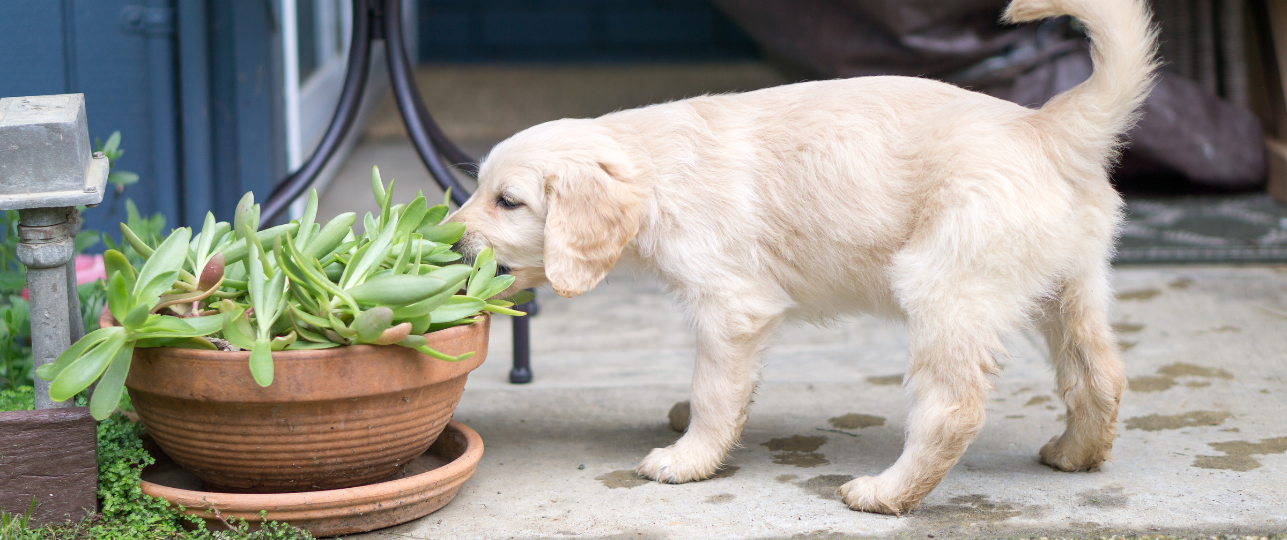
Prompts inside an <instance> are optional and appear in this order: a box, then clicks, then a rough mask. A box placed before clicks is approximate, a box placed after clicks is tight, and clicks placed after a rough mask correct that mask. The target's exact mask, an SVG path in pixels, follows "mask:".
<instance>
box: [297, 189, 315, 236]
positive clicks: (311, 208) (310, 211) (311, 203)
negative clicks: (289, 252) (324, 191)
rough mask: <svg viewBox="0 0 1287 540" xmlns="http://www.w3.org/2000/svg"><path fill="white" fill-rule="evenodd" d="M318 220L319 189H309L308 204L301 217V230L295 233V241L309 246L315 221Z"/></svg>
mask: <svg viewBox="0 0 1287 540" xmlns="http://www.w3.org/2000/svg"><path fill="white" fill-rule="evenodd" d="M316 220H317V190H316V189H310V190H308V204H307V205H305V206H304V215H303V216H300V218H299V232H297V233H295V243H296V244H299V245H300V246H305V247H307V246H308V241H309V239H310V236H311V235H312V234H313V222H314V221H316Z"/></svg>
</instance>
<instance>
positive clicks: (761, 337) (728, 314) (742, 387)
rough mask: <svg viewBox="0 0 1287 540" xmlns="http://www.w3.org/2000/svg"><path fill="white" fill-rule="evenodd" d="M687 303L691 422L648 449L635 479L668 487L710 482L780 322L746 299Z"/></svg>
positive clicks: (738, 429)
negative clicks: (691, 338) (691, 344)
mask: <svg viewBox="0 0 1287 540" xmlns="http://www.w3.org/2000/svg"><path fill="white" fill-rule="evenodd" d="M688 304H689V307H690V310H691V311H692V315H693V320H694V321H695V326H696V330H697V363H696V365H695V366H694V370H693V387H692V395H691V397H690V403H691V405H690V407H691V411H692V420H691V421H690V422H689V424H688V430H687V431H686V432H685V433H684V436H683V437H680V439H679V440H678V441H676V442H675V444H672V445H670V446H668V447H666V448H655V449H653V451H652V452H651V453H649V454H648V456H647V457H645V458H644V460H643V461H642V462H641V463H640V464H639V467H638V469H637V472H638V473H639V474H640V475H641V476H645V477H648V478H652V479H653V480H656V481H658V482H665V483H671V484H678V483H682V482H691V481H694V480H703V479H706V478H710V477H711V475H714V474H715V472H716V471H718V470H719V468H720V464H721V462H722V461H723V460H724V458H725V456H727V455H728V451H729V450H730V449H731V448H732V447H733V446H734V445H736V444H737V441H738V439H739V438H740V437H741V434H742V426H743V425H745V424H746V417H747V409H748V408H749V407H750V405H751V395H752V393H753V392H754V391H755V385H756V383H758V382H759V378H760V359H761V356H762V355H763V352H764V349H765V348H767V347H768V344H769V341H770V340H771V338H772V335H773V333H774V331H775V330H776V329H777V327H778V325H779V324H780V323H781V321H782V315H781V311H780V310H779V309H776V308H771V307H769V306H772V305H773V304H775V302H772V301H769V302H754V301H752V300H751V299H750V298H748V297H746V296H739V297H736V298H727V299H715V298H702V299H695V300H693V301H690V302H688ZM766 307H769V308H768V309H765V308H766Z"/></svg>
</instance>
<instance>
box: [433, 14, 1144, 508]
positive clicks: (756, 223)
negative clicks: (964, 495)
mask: <svg viewBox="0 0 1287 540" xmlns="http://www.w3.org/2000/svg"><path fill="white" fill-rule="evenodd" d="M1064 14H1070V15H1073V16H1076V17H1077V18H1079V19H1081V20H1082V21H1083V22H1084V23H1085V25H1086V27H1087V28H1088V29H1089V31H1090V34H1091V37H1092V41H1093V45H1094V46H1093V49H1094V50H1093V55H1094V61H1095V72H1094V74H1093V75H1092V76H1091V77H1090V79H1088V80H1087V81H1085V82H1084V83H1082V84H1081V85H1079V86H1077V87H1076V88H1073V89H1072V90H1069V91H1068V92H1066V93H1064V94H1061V95H1059V96H1057V97H1055V98H1054V99H1052V100H1051V101H1050V102H1049V103H1047V104H1046V105H1045V106H1044V107H1042V108H1041V109H1040V110H1031V109H1026V108H1023V107H1020V106H1017V105H1014V104H1011V103H1008V102H1005V101H1001V100H998V99H994V98H991V97H988V96H984V95H981V94H977V93H973V92H969V91H966V90H962V89H960V88H957V87H954V86H951V85H948V84H944V83H940V82H935V81H930V80H925V79H916V78H903V77H869V78H858V79H849V80H836V81H821V82H808V83H801V84H794V85H788V86H782V87H777V88H769V89H765V90H760V91H755V92H749V93H744V94H736V95H719V96H704V97H698V98H693V99H687V100H683V101H677V102H673V103H667V104H662V105H655V106H651V107H645V108H641V109H634V110H627V111H621V112H617V113H613V114H609V115H607V116H603V117H601V118H597V119H584V120H559V121H554V122H549V123H546V124H542V125H539V126H535V127H533V128H530V129H528V130H525V131H523V132H522V133H519V134H517V135H515V136H514V137H512V138H510V139H509V140H506V141H504V142H502V143H500V144H499V145H497V146H496V148H495V149H494V150H493V151H492V152H491V154H490V155H489V156H488V158H487V160H486V161H485V162H484V163H483V165H482V169H481V172H480V182H479V189H478V191H477V193H475V195H474V196H473V198H472V199H471V200H470V201H469V202H468V203H467V204H465V205H464V207H463V208H461V209H460V211H459V212H457V213H456V214H455V215H454V216H453V218H452V219H453V220H456V221H460V222H463V223H465V224H466V225H467V226H468V231H469V232H468V234H467V235H466V237H465V238H464V239H462V241H461V244H460V248H461V249H462V250H463V251H464V252H466V253H467V254H471V253H477V252H478V250H480V249H482V248H484V247H487V246H490V247H492V248H494V250H495V254H496V258H497V260H498V261H499V262H500V263H501V264H503V265H505V266H508V267H509V268H511V269H512V273H513V274H514V275H515V276H517V281H516V283H515V288H527V287H533V286H538V285H541V284H544V283H547V282H548V283H550V284H551V285H552V286H553V288H554V290H555V291H556V292H557V293H559V294H561V295H564V296H575V295H578V294H581V293H583V292H585V291H587V290H589V289H591V288H592V287H594V286H595V284H597V283H598V282H599V281H600V280H601V279H603V277H604V275H605V274H607V272H608V271H609V270H610V269H612V268H613V266H614V265H615V264H616V263H617V260H618V258H621V257H626V258H630V259H635V260H636V261H637V262H639V263H641V264H643V265H646V266H647V267H650V268H651V269H652V270H654V271H655V272H656V274H657V275H658V276H660V278H661V279H662V280H663V281H664V282H665V283H666V284H667V285H668V286H669V288H670V289H671V290H672V291H673V293H674V296H675V297H676V298H677V300H678V302H679V303H680V304H681V305H682V306H683V307H684V309H685V310H686V312H687V313H688V315H689V317H690V318H691V320H692V324H693V326H694V328H695V330H696V333H697V337H698V357H697V365H696V368H695V371H694V375H693V383H692V385H693V386H692V396H691V402H692V421H691V424H690V426H689V428H688V431H687V432H686V433H685V434H684V436H683V437H682V438H680V439H679V440H678V441H677V442H676V443H675V444H673V445H671V446H669V447H666V448H659V449H655V450H653V451H652V453H650V454H649V455H648V456H647V457H646V458H645V459H644V460H643V462H642V463H640V464H639V468H638V472H639V473H640V474H641V475H644V476H647V477H649V478H652V479H655V480H657V481H660V482H676V483H677V482H689V481H694V480H702V479H704V478H708V477H710V476H711V475H712V474H714V473H715V471H716V470H717V469H718V468H719V467H720V462H721V460H723V459H724V458H725V456H726V454H727V452H728V450H729V449H730V447H732V446H733V445H734V444H736V442H737V440H738V437H739V436H740V433H741V430H742V426H743V424H744V423H745V422H746V416H747V408H748V406H749V404H750V402H751V394H752V392H753V390H754V389H755V386H756V383H757V382H758V380H759V372H760V358H761V355H762V353H763V351H764V349H765V348H766V347H767V346H768V345H769V343H770V341H771V339H772V336H773V335H774V331H775V329H776V328H777V327H778V325H779V324H780V323H781V322H782V321H784V320H785V319H788V318H803V319H808V320H818V319H825V318H827V317H833V316H836V315H839V314H843V313H849V312H855V311H860V312H867V313H874V314H877V315H880V316H885V317H890V318H895V319H900V320H903V321H905V322H906V325H907V327H908V331H909V336H910V345H911V352H912V361H911V366H910V369H909V372H908V376H907V377H906V381H907V383H906V385H907V388H908V390H909V392H910V394H911V397H912V400H913V405H912V410H911V414H910V417H909V418H908V422H907V426H908V427H907V433H906V445H905V447H904V449H903V453H902V456H901V457H900V458H899V459H898V461H897V462H896V463H894V464H893V465H892V466H891V467H890V468H889V469H887V470H885V471H884V472H883V473H881V474H880V475H878V476H875V477H862V478H857V479H855V480H853V481H851V482H849V483H847V484H845V485H844V486H842V487H841V488H840V494H841V496H842V498H843V500H844V502H845V503H846V504H848V505H849V507H850V508H853V509H856V510H865V511H870V512H881V513H889V514H899V513H903V512H907V511H910V510H912V509H914V508H916V507H917V506H918V505H919V504H920V502H921V500H922V499H923V498H924V497H925V496H926V495H927V494H928V493H929V492H930V491H931V490H932V489H933V488H934V486H936V485H937V484H938V483H939V481H940V480H941V479H942V478H943V476H944V475H945V474H947V471H948V470H949V469H950V468H951V467H952V466H953V465H954V464H955V463H956V462H957V460H958V459H959V458H960V456H961V454H962V453H963V452H964V451H965V448H966V446H967V445H969V443H970V441H971V440H973V438H974V436H975V434H976V433H978V431H979V429H980V427H981V426H982V425H983V420H984V405H985V401H986V396H987V393H988V392H989V391H990V389H991V383H990V376H991V375H993V374H995V373H997V371H998V368H997V364H996V362H995V361H994V355H996V354H1000V353H1003V348H1002V345H1001V341H1000V338H999V336H1000V334H1001V333H1003V332H1005V331H1007V330H1010V329H1013V328H1015V327H1017V326H1020V325H1023V324H1025V323H1026V322H1027V321H1029V320H1035V321H1036V322H1037V324H1038V325H1039V326H1040V328H1041V329H1042V331H1043V333H1044V334H1045V336H1046V339H1047V341H1048V343H1049V346H1050V351H1051V355H1050V356H1051V362H1052V363H1053V364H1054V367H1055V373H1056V377H1057V380H1058V386H1059V395H1060V397H1062V398H1063V400H1064V402H1065V404H1066V405H1067V407H1068V412H1067V428H1066V431H1065V432H1064V433H1063V434H1062V435H1060V436H1059V437H1056V438H1054V439H1053V440H1051V441H1050V442H1049V443H1048V444H1046V445H1045V446H1044V447H1043V448H1042V449H1041V452H1040V455H1041V460H1042V461H1043V462H1045V463H1046V464H1048V465H1050V466H1052V467H1054V468H1056V469H1059V470H1062V471H1079V470H1089V469H1095V468H1097V467H1099V466H1100V465H1101V464H1102V463H1104V461H1105V460H1107V459H1108V458H1109V451H1110V449H1111V447H1112V443H1113V437H1114V433H1115V424H1116V420H1117V409H1118V400H1119V399H1120V396H1121V393H1122V390H1123V387H1124V385H1125V380H1124V376H1123V368H1122V365H1121V361H1120V359H1119V357H1118V351H1117V345H1116V343H1115V342H1114V337H1113V334H1112V332H1111V331H1110V329H1109V325H1108V319H1107V313H1108V308H1109V303H1110V301H1111V298H1112V292H1111V289H1110V284H1109V271H1110V267H1109V260H1110V257H1111V252H1112V246H1113V239H1114V236H1115V234H1116V230H1117V227H1118V225H1119V223H1120V221H1121V208H1122V201H1121V198H1120V197H1119V196H1118V194H1117V193H1116V192H1115V191H1114V190H1113V188H1112V186H1111V185H1110V184H1109V181H1108V172H1107V170H1108V166H1109V165H1110V164H1111V162H1112V160H1113V159H1114V157H1115V156H1116V152H1117V149H1118V145H1119V141H1120V136H1121V134H1122V133H1123V132H1125V131H1126V130H1127V129H1128V128H1129V127H1130V125H1131V123H1132V122H1133V120H1134V114H1135V111H1136V109H1137V108H1138V106H1139V105H1140V103H1141V101H1142V100H1143V99H1144V96H1145V95H1146V94H1147V92H1148V89H1149V86H1150V84H1151V81H1152V73H1153V71H1154V68H1155V60H1154V41H1155V36H1154V32H1153V31H1152V30H1151V28H1150V26H1149V17H1148V13H1147V10H1146V8H1145V7H1144V5H1143V3H1142V1H1141V0H1015V1H1014V2H1013V3H1012V4H1011V5H1010V7H1009V8H1008V10H1007V11H1006V14H1005V18H1006V20H1007V21H1011V22H1024V21H1031V20H1036V19H1040V18H1044V17H1052V16H1057V15H1064Z"/></svg>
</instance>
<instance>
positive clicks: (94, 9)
mask: <svg viewBox="0 0 1287 540" xmlns="http://www.w3.org/2000/svg"><path fill="white" fill-rule="evenodd" d="M172 13H173V11H172V10H169V9H168V8H164V7H162V8H160V9H157V8H154V7H149V6H147V5H144V1H142V0H92V1H90V0H80V1H76V0H61V1H49V0H5V1H3V2H0V96H26V95H43V94H68V93H83V94H85V109H86V112H87V113H88V119H89V130H90V131H89V134H90V137H91V138H95V137H97V138H101V139H106V138H107V137H108V135H110V134H111V133H112V132H113V131H116V130H120V132H121V136H122V140H123V144H122V147H123V148H125V150H126V151H125V155H124V156H122V158H121V160H120V161H119V163H118V167H119V168H121V169H124V170H129V171H133V172H136V173H138V175H139V178H140V180H139V183H138V184H135V185H134V186H131V187H129V188H128V190H127V192H126V193H125V194H124V195H125V196H128V197H130V198H132V199H134V201H135V202H136V203H137V204H138V205H139V207H140V208H141V209H143V210H144V211H149V212H150V211H160V212H161V213H163V214H165V216H166V218H167V221H169V223H171V224H177V223H179V220H180V214H179V213H178V212H177V211H176V210H177V208H178V202H179V194H178V189H177V188H178V177H179V162H178V156H177V151H178V147H177V140H178V137H177V133H176V127H177V125H176V123H175V117H176V110H175V87H174V48H173V46H172V43H173V35H172V34H173V29H172V26H171V25H170V21H169V19H168V17H169V16H171V15H172ZM0 159H3V156H2V155H0ZM124 214H125V207H124V198H123V197H122V196H120V195H118V194H116V193H114V192H113V191H109V192H108V194H107V195H106V197H105V198H104V199H103V204H102V205H100V207H99V209H97V210H94V211H90V212H87V213H86V218H87V219H88V221H89V223H87V226H89V227H93V228H95V229H99V230H107V231H113V232H114V231H115V230H116V229H115V226H116V223H117V222H119V221H121V220H122V219H123V218H124ZM108 227H111V228H108Z"/></svg>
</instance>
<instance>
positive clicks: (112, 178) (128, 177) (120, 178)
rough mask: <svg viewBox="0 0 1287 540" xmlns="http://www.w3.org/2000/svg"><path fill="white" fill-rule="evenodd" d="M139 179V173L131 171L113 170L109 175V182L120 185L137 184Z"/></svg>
mask: <svg viewBox="0 0 1287 540" xmlns="http://www.w3.org/2000/svg"><path fill="white" fill-rule="evenodd" d="M138 181H139V175H137V174H134V173H132V172H129V171H112V172H111V173H110V174H108V175H107V183H109V184H115V185H118V186H128V185H131V184H137V183H138Z"/></svg>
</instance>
